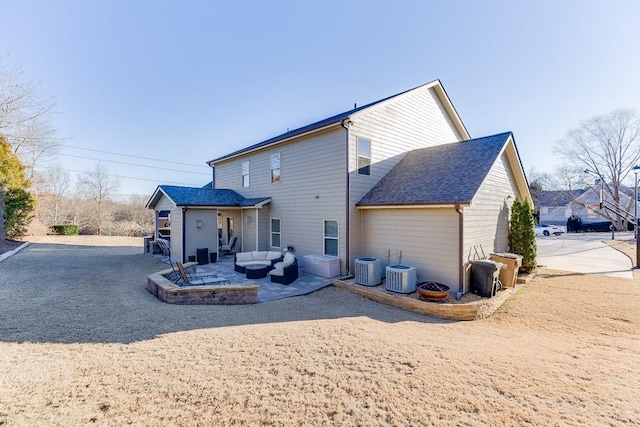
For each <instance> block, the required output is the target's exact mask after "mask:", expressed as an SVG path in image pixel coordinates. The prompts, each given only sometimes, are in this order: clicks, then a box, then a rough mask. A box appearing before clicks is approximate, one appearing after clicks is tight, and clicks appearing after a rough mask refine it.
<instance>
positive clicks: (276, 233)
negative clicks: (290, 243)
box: [271, 218, 280, 248]
mask: <svg viewBox="0 0 640 427" xmlns="http://www.w3.org/2000/svg"><path fill="white" fill-rule="evenodd" d="M271 247H273V248H279V247H280V219H279V218H271Z"/></svg>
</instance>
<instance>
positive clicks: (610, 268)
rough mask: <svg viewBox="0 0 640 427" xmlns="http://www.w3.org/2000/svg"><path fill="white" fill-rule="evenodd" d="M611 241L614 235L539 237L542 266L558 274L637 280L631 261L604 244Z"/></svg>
mask: <svg viewBox="0 0 640 427" xmlns="http://www.w3.org/2000/svg"><path fill="white" fill-rule="evenodd" d="M610 238H611V233H588V234H563V235H561V236H549V237H538V239H537V244H538V264H539V265H544V266H547V267H549V268H552V269H554V270H564V271H573V272H576V273H588V274H603V275H607V276H615V277H623V278H627V279H633V273H632V270H631V269H632V267H633V265H632V263H631V260H630V259H629V258H628V257H627V256H626V255H624V254H623V253H621V252H620V251H617V250H616V249H613V248H611V247H610V246H608V245H606V244H605V243H603V242H602V240H606V239H610ZM616 238H617V239H633V235H632V234H629V233H618V234H616Z"/></svg>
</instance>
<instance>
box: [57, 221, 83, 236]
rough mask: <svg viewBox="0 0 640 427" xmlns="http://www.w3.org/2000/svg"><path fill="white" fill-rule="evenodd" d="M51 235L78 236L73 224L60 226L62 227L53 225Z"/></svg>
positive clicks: (76, 228)
mask: <svg viewBox="0 0 640 427" xmlns="http://www.w3.org/2000/svg"><path fill="white" fill-rule="evenodd" d="M51 228H53V233H54V234H57V235H60V236H77V235H78V226H77V225H74V224H62V225H54V226H53V227H51Z"/></svg>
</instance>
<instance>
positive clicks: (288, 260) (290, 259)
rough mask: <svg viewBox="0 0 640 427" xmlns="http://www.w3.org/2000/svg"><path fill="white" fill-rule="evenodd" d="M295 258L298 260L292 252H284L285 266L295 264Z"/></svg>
mask: <svg viewBox="0 0 640 427" xmlns="http://www.w3.org/2000/svg"><path fill="white" fill-rule="evenodd" d="M295 260H296V257H295V256H294V255H293V254H292V253H289V252H287V253H286V254H284V259H283V260H282V262H283V263H284V266H285V267H286V266H287V265H291V264H293V262H294V261H295ZM276 265H277V264H276Z"/></svg>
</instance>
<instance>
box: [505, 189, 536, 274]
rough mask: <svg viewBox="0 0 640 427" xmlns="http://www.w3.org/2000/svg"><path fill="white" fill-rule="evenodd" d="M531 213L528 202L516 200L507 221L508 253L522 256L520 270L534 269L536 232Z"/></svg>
mask: <svg viewBox="0 0 640 427" xmlns="http://www.w3.org/2000/svg"><path fill="white" fill-rule="evenodd" d="M534 227H535V222H534V220H533V213H532V212H531V207H530V206H529V202H527V201H526V200H525V201H524V202H521V201H520V200H519V199H516V201H515V202H513V205H512V206H511V221H509V251H510V252H513V253H515V254H519V255H522V269H523V270H524V271H533V270H534V269H535V268H536V265H537V261H536V255H537V251H538V247H537V246H536V232H535V229H534Z"/></svg>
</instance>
